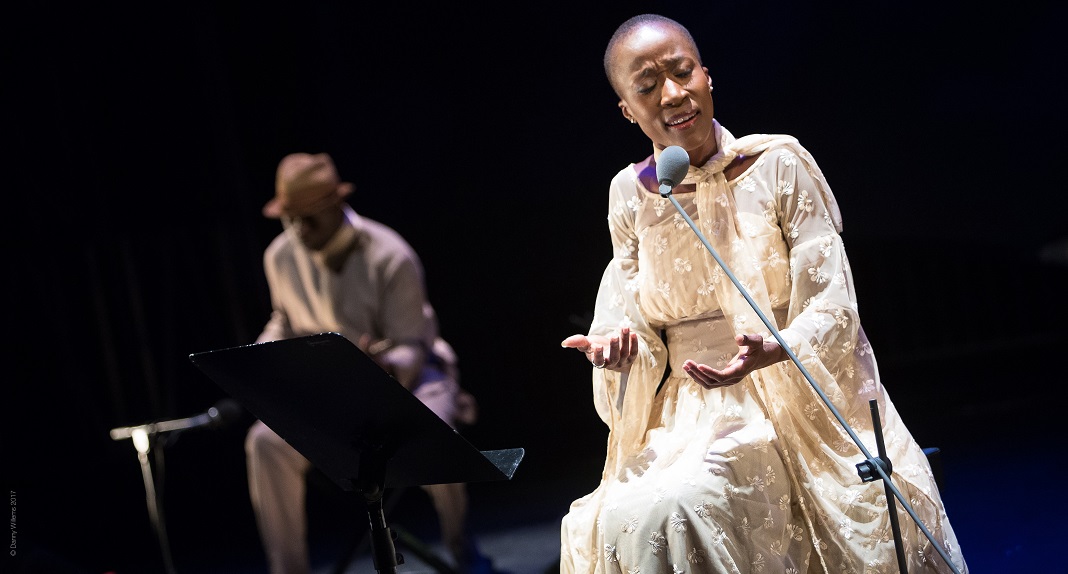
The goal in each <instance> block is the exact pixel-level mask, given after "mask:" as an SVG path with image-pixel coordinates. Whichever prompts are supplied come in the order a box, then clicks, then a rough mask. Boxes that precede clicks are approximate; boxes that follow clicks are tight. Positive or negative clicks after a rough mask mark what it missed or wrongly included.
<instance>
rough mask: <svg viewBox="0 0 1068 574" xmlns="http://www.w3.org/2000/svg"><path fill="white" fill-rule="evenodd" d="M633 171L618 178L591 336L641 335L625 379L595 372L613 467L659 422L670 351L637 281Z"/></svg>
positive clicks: (638, 198) (597, 398)
mask: <svg viewBox="0 0 1068 574" xmlns="http://www.w3.org/2000/svg"><path fill="white" fill-rule="evenodd" d="M633 174H634V172H633V169H632V166H629V167H627V168H625V169H623V170H621V171H620V172H619V173H618V174H617V175H616V177H615V178H613V180H612V183H611V185H610V191H609V215H608V227H609V232H610V235H611V239H612V253H613V256H612V259H611V261H609V263H608V266H607V267H606V268H605V271H604V274H603V275H602V278H601V283H600V286H599V288H598V291H597V300H596V305H595V309H594V319H593V323H592V325H591V327H590V334H593V335H604V336H611V335H612V334H616V333H618V332H619V329H621V328H623V327H630V329H631V331H632V332H634V333H637V334H638V346H639V352H638V357H637V359H636V360H635V361H634V363H633V365H632V366H631V369H630V372H629V373H628V374H626V375H620V373H617V372H615V371H611V370H608V369H594V371H593V393H594V397H593V398H594V405H595V407H596V409H597V414H598V415H599V416H600V417H601V420H603V421H604V422H605V424H607V425H608V427H609V462H608V464H606V470H607V469H608V468H609V467H611V466H612V465H613V464H612V463H613V462H619V461H621V460H622V458H620V455H621V453H623V454H622V456H626V453H631V452H634V451H635V449H636V448H637V447H638V445H639V444H640V443H641V442H642V440H643V438H644V436H645V433H646V431H647V430H648V429H649V427H650V425H651V424H653V423H652V418H653V417H655V413H654V412H653V411H654V400H655V397H656V389H657V385H658V384H659V382H660V380H661V378H662V377H663V374H664V369H665V365H666V357H667V350H666V349H665V348H664V345H663V343H662V341H661V339H660V333H659V331H658V330H656V329H654V328H653V327H652V326H651V325H650V324H649V323H648V321H647V319H646V317H645V316H644V315H643V313H642V311H641V308H640V305H639V301H638V297H639V295H638V288H637V277H638V274H639V273H640V270H639V267H638V253H637V246H638V238H637V235H636V232H635V227H634V213H635V211H636V209H637V202H640V201H641V196H640V195H639V194H638V192H637V188H636V186H635V185H634V175H633Z"/></svg>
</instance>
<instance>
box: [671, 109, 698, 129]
mask: <svg viewBox="0 0 1068 574" xmlns="http://www.w3.org/2000/svg"><path fill="white" fill-rule="evenodd" d="M698 115H700V112H698V111H693V112H690V113H688V114H684V115H679V116H674V117H672V118H671V119H669V120H668V121H667V122H666V125H667V127H668V128H669V129H673V130H683V129H686V128H688V127H690V126H692V125H693V123H694V122H695V121H696V120H697V116H698Z"/></svg>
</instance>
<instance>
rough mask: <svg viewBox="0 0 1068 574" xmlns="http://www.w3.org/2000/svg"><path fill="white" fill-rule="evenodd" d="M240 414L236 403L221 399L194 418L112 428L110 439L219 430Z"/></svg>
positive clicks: (240, 409) (235, 419)
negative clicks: (193, 430) (203, 429)
mask: <svg viewBox="0 0 1068 574" xmlns="http://www.w3.org/2000/svg"><path fill="white" fill-rule="evenodd" d="M242 412H244V411H243V410H242V408H241V405H240V404H238V403H237V401H235V400H233V399H222V400H220V401H219V402H217V403H215V404H214V405H213V406H212V407H211V408H209V409H208V410H207V412H203V413H201V414H199V415H196V416H194V417H187V418H184V419H174V420H169V421H158V422H153V423H146V424H143V425H137V426H132V427H119V428H113V429H111V439H112V440H122V439H126V438H130V437H131V436H133V435H134V434H145V435H151V434H158V433H162V432H169V431H175V430H185V429H193V428H201V427H208V428H211V429H220V428H223V427H226V426H228V425H230V424H232V423H234V422H235V421H237V420H238V419H239V418H241V413H242Z"/></svg>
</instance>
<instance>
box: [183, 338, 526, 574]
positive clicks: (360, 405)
mask: <svg viewBox="0 0 1068 574" xmlns="http://www.w3.org/2000/svg"><path fill="white" fill-rule="evenodd" d="M189 359H190V360H191V361H192V362H193V364H194V365H196V366H197V367H198V368H200V370H201V371H203V372H204V373H205V374H207V375H208V376H209V377H210V378H211V379H212V380H213V381H215V383H216V384H218V385H219V386H220V387H222V388H223V390H225V391H226V392H228V393H229V394H230V395H231V396H232V397H233V398H234V399H236V400H237V401H238V402H239V403H241V404H242V405H243V406H244V407H245V408H246V409H248V410H249V412H251V413H252V414H253V415H255V416H256V417H257V418H258V419H259V420H261V421H263V423H264V424H266V425H267V426H268V427H270V428H271V430H273V431H274V432H276V433H278V435H279V436H281V437H282V438H283V439H285V440H286V442H288V443H289V444H290V445H292V446H293V448H295V449H297V450H298V451H299V452H300V453H301V454H302V455H304V456H305V458H307V459H308V460H309V461H311V463H312V464H313V465H315V466H316V467H317V468H319V469H320V470H321V471H322V472H323V473H324V474H326V475H327V476H328V477H329V478H330V479H331V480H333V481H334V482H335V483H337V485H338V486H340V487H341V488H342V489H343V490H346V491H357V492H359V493H360V494H362V496H363V498H364V502H365V506H366V509H367V515H368V518H369V520H370V526H371V538H372V557H373V559H374V564H375V569H376V570H377V571H378V572H384V573H390V574H393V573H396V571H397V570H396V567H397V564H401V563H403V557H399V556H398V554H397V553H396V549H395V547H394V543H393V534H392V533H391V531H390V529H389V526H388V525H387V524H386V520H385V514H384V512H383V509H382V495H383V493H384V491H385V489H387V488H396V487H406V486H422V485H430V484H447V483H453V482H479V481H490V480H508V479H511V478H512V474H513V473H515V470H516V467H517V466H518V465H519V462H520V460H522V458H523V455H524V450H523V449H521V448H515V449H504V450H492V451H480V450H478V449H477V448H475V447H474V446H473V445H472V444H471V443H470V442H468V441H467V439H465V438H463V437H462V436H461V435H460V434H459V433H458V432H457V431H456V430H455V429H453V428H452V427H450V426H449V425H448V424H447V423H446V422H445V421H443V420H442V419H441V418H439V417H438V416H437V415H436V414H434V412H433V411H431V410H430V408H428V407H427V406H426V405H424V404H423V403H422V402H420V401H419V399H417V398H415V396H414V395H413V394H412V393H411V392H409V391H408V390H407V389H405V388H404V387H403V386H401V385H400V383H398V382H397V381H396V379H394V378H393V377H391V376H390V375H389V374H387V373H386V372H385V371H384V370H382V368H381V367H379V366H378V364H377V363H375V362H374V360H373V359H371V358H370V357H369V356H367V355H366V354H364V353H363V351H361V350H360V349H359V348H357V347H356V346H355V345H354V344H352V342H350V341H349V340H348V339H346V338H345V337H343V336H342V335H340V334H338V333H319V334H317V335H308V336H304V337H297V338H293V339H285V340H281V341H272V342H268V343H256V344H252V345H245V346H241V347H232V348H228V349H220V350H216V351H205V352H201V353H193V354H191V355H189Z"/></svg>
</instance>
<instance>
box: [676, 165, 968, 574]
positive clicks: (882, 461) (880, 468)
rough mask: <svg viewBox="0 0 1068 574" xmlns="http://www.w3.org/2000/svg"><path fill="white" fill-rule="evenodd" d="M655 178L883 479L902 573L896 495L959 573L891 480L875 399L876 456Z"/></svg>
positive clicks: (866, 478) (866, 475)
mask: <svg viewBox="0 0 1068 574" xmlns="http://www.w3.org/2000/svg"><path fill="white" fill-rule="evenodd" d="M658 179H660V195H661V196H662V197H665V198H667V199H669V200H670V201H671V204H672V205H674V206H675V209H676V210H677V211H678V212H679V214H680V215H682V217H683V219H685V220H686V223H687V224H689V226H690V229H692V230H693V232H694V233H696V234H697V237H698V239H700V240H701V243H703V244H704V246H705V249H707V250H708V252H709V253H711V254H712V257H713V258H715V260H716V263H719V266H720V267H721V268H722V269H723V271H724V272H725V273H726V274H727V277H729V278H730V280H731V283H734V286H735V287H737V288H738V291H739V292H741V294H742V296H744V297H745V300H746V301H747V302H748V303H749V306H750V307H752V308H753V310H754V311H756V314H757V315H758V316H759V317H760V320H761V321H762V322H763V323H764V326H765V327H767V328H768V330H769V331H770V332H771V334H772V335H773V336H774V337H775V340H776V341H778V342H779V346H780V347H782V348H783V350H785V351H786V354H787V355H789V356H790V360H791V361H793V363H794V365H796V366H797V368H798V370H800V371H801V374H802V375H804V376H805V379H806V380H808V384H810V385H812V388H813V390H815V391H816V394H818V395H819V396H820V398H821V399H823V403H824V404H825V405H827V408H828V409H830V411H831V414H833V415H834V418H836V419H838V422H839V423H841V425H842V428H844V429H845V431H846V432H847V433H849V437H850V438H852V439H853V442H854V443H856V445H857V448H859V449H860V452H862V453H863V454H864V457H865V460H864V462H861V463H859V464H857V472H858V473H859V474H860V478H861V480H862V481H863V482H871V481H872V480H875V478H876V477H875V476H874V475H873V474H872V471H874V472H875V473H877V474H878V475H879V477H881V478H882V479H883V485H884V487H885V489H886V491H887V497H886V500H887V509H888V511H889V512H890V526H891V529H892V530H893V533H894V545H895V548H896V550H897V560H898V566H899V568H900V570H901V572H902V573H907V572H908V567H907V564H906V561H905V555H904V551H903V550H902V547H901V531H900V529H899V527H898V524H897V513H896V512H895V509H894V505H893V500H894V498H895V497H896V498H897V499H898V500H899V501H901V505H902V506H903V507H904V508H905V510H906V511H908V513H909V516H911V517H912V520H913V521H914V522H915V523H916V526H918V527H919V529H920V530H921V531H922V532H923V534H924V536H926V537H927V540H929V541H930V542H931V544H932V545H933V546H934V547H935V549H936V550H938V554H939V555H941V556H942V559H943V560H945V562H946V564H948V565H949V567H950V568H951V569H952V570H953V572H954V573H955V574H960V571H959V570H957V567H956V566H955V565H954V564H953V561H952V560H951V559H950V557H949V554H948V553H947V552H946V551H945V549H943V548H942V545H941V544H939V543H938V542H936V541H935V539H934V536H933V535H932V534H931V533H930V531H928V530H927V527H926V526H924V525H923V522H922V521H921V520H920V518H919V517H918V516H916V512H915V511H914V510H913V508H912V506H911V505H910V504H909V503H908V501H906V500H905V497H904V495H902V494H901V491H899V490H898V489H897V487H896V486H894V484H893V483H892V482H891V481H890V472H891V464H890V459H889V458H888V457H887V456H886V451H885V448H884V446H883V437H882V429H881V426H880V422H879V409H878V406H877V404H876V401H875V400H872V401H870V402H869V404H870V408H871V411H872V419H873V422H874V429H875V439H876V442H877V445H878V450H879V457H878V458H876V457H873V456H872V455H871V453H869V452H868V449H867V448H865V446H864V443H863V442H861V440H860V437H858V436H857V435H856V433H855V432H854V431H853V428H852V427H850V426H849V423H847V422H846V420H845V418H843V417H842V415H841V413H839V412H838V409H837V408H835V406H834V404H832V403H831V400H830V399H829V398H827V395H826V394H824V392H823V389H821V388H820V386H819V384H817V383H816V381H815V379H813V378H812V375H811V374H809V372H808V370H807V369H805V367H804V365H802V364H801V360H800V359H798V358H797V355H796V354H794V352H793V350H792V349H791V348H790V346H789V345H787V344H786V341H784V340H783V338H782V335H780V334H779V331H778V330H777V329H776V328H775V326H774V325H772V324H771V321H769V320H768V318H767V317H766V316H765V315H764V312H763V311H761V310H760V307H759V306H757V304H756V302H755V301H753V298H752V297H751V296H750V295H749V293H748V292H747V291H746V290H745V288H744V287H742V284H741V283H740V282H739V281H738V278H737V277H735V276H734V273H732V272H731V270H730V268H729V267H727V264H726V263H724V261H723V259H722V258H720V256H719V254H718V253H716V250H715V249H713V248H712V244H711V243H709V242H708V239H706V238H705V236H704V234H703V233H701V231H700V230H699V229H698V228H697V225H696V224H694V222H693V220H692V219H690V216H689V215H688V214H687V213H686V210H685V209H683V208H682V205H680V204H679V201H678V200H677V199H675V196H674V195H672V193H671V191H672V189H673V187H674V185H672V182H671V181H670V180H668V179H663V178H659V177H658ZM891 493H892V494H893V496H890V494H891Z"/></svg>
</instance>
